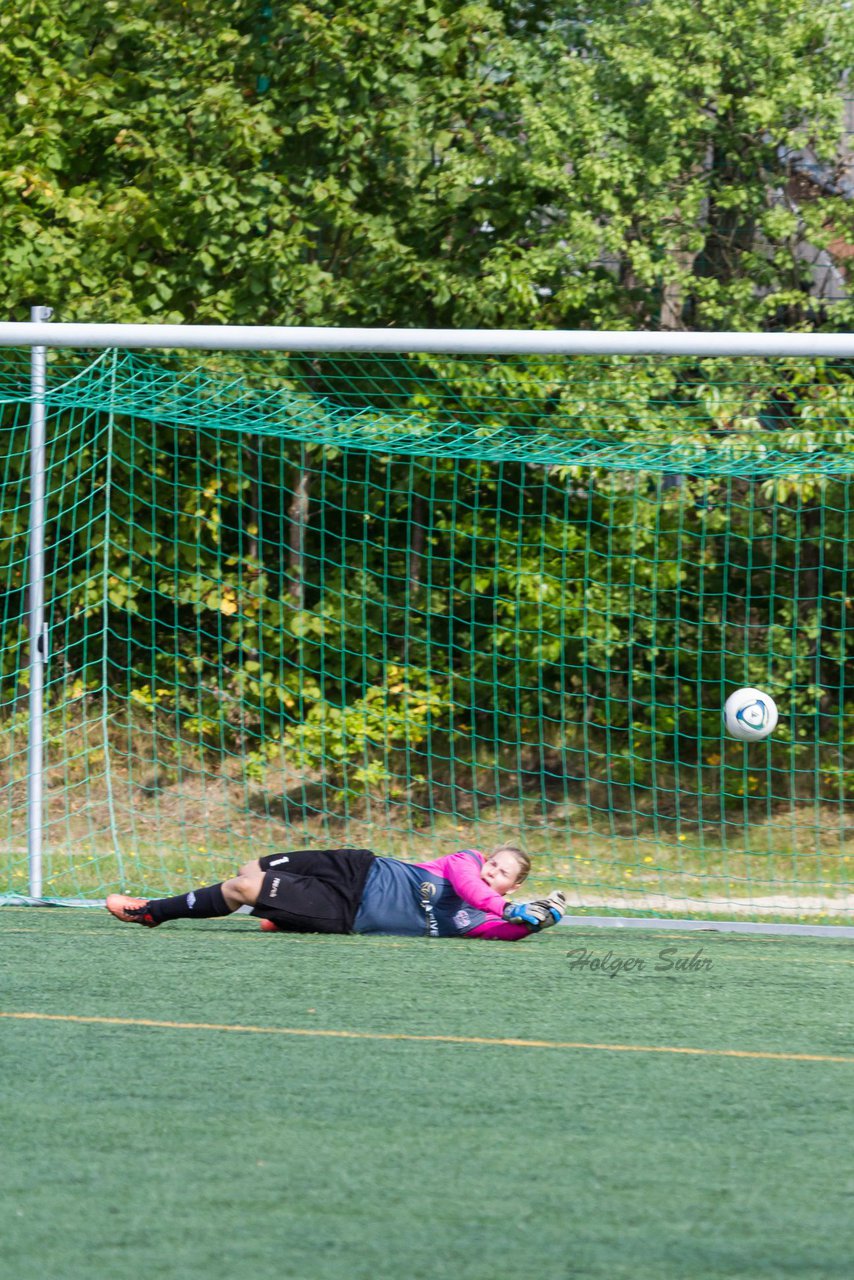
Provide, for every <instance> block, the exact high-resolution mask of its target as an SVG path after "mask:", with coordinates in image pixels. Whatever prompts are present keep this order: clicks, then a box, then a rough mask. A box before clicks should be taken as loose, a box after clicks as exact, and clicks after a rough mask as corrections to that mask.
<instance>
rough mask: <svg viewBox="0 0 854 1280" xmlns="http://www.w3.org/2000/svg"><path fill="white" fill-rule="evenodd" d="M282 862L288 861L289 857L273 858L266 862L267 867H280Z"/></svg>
mask: <svg viewBox="0 0 854 1280" xmlns="http://www.w3.org/2000/svg"><path fill="white" fill-rule="evenodd" d="M283 862H290V858H274V859H273V861H272V862H268V863H267V866H268V867H280V866H281V865H282V863H283Z"/></svg>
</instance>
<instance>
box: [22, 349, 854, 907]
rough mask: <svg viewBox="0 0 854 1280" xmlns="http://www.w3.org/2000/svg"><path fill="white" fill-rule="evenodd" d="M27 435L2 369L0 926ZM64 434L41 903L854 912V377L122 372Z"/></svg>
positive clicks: (52, 456) (842, 368) (49, 414)
mask: <svg viewBox="0 0 854 1280" xmlns="http://www.w3.org/2000/svg"><path fill="white" fill-rule="evenodd" d="M31 399H32V397H31V393H30V383H29V352H17V351H6V352H5V353H3V354H2V356H0V400H2V428H3V441H4V447H3V472H2V486H3V493H2V498H3V501H2V509H0V510H1V511H2V514H0V522H2V523H1V524H0V585H2V591H3V610H4V613H3V628H4V631H3V637H4V643H3V648H2V663H3V685H2V705H1V706H0V715H1V716H2V719H1V720H0V743H2V764H1V765H0V784H2V788H3V797H4V803H3V819H2V828H0V855H2V862H0V865H2V868H3V870H2V879H3V882H2V885H0V890H2V893H3V895H5V896H4V900H5V901H16V900H21V899H22V898H25V897H26V895H27V892H28V888H27V886H28V859H27V821H28V805H27V787H28V769H29V766H28V756H27V743H28V733H29V721H30V715H29V709H28V685H29V679H30V668H29V652H30V641H29V637H28V634H27V609H28V581H27V579H28V567H27V529H28V521H29V515H30V511H29V506H30V478H29V469H28V468H29V454H28V451H29V423H30V412H31ZM44 404H45V412H46V420H47V462H46V501H47V514H46V524H45V535H46V566H45V580H44V586H45V601H46V610H47V623H48V634H49V638H50V646H49V660H48V663H47V666H46V675H45V714H44V740H45V756H44V800H43V811H42V817H43V832H44V881H43V894H44V896H45V898H47V899H50V900H56V901H60V900H77V899H87V900H88V899H91V900H93V901H96V900H98V899H100V898H102V897H103V896H104V894H105V893H107V892H110V891H112V890H115V889H117V888H119V887H121V888H123V889H126V890H128V891H130V892H139V893H145V894H149V895H151V894H158V895H160V894H164V893H167V892H178V891H180V890H181V889H184V888H185V887H188V886H190V885H191V884H197V883H199V882H200V881H201V882H206V881H212V880H218V879H221V878H223V876H226V875H228V874H229V873H231V872H232V870H233V868H234V867H235V866H236V865H237V864H238V863H239V862H240V861H243V860H245V859H247V858H248V857H254V856H258V854H260V853H261V852H266V851H270V850H273V849H281V848H286V847H294V848H315V847H317V848H321V847H330V846H340V845H354V846H359V847H370V848H373V849H374V850H376V851H377V852H381V853H388V854H393V855H396V856H401V857H405V858H411V859H416V860H419V859H425V858H429V857H432V856H437V855H438V854H439V853H440V852H446V851H449V850H451V849H453V848H458V847H466V846H475V847H480V848H488V847H490V846H492V845H493V844H495V843H496V842H498V841H503V840H507V839H512V840H515V841H519V842H521V843H523V844H524V845H525V846H526V847H527V848H528V849H529V850H530V852H531V853H532V854H533V856H534V859H535V875H536V878H537V880H538V881H539V882H541V883H543V884H546V883H548V884H554V883H559V884H560V885H561V886H563V887H564V888H565V889H566V890H567V892H568V894H569V896H570V903H571V904H572V909H573V910H575V911H578V912H584V911H589V912H594V913H596V914H600V915H601V914H614V915H622V916H631V915H645V914H657V915H676V916H686V915H695V916H700V915H708V916H726V917H733V916H736V917H740V916H744V917H750V918H760V917H763V916H768V917H775V918H778V919H779V918H782V919H787V920H796V919H800V918H807V917H808V918H810V919H814V920H822V921H834V920H838V919H840V918H843V917H845V916H846V914H847V913H848V911H849V909H850V906H851V904H852V902H854V896H852V893H854V891H852V867H854V864H852V858H854V839H852V837H854V732H852V730H854V652H852V645H854V564H852V563H851V562H850V552H849V547H850V545H851V534H852V476H853V475H854V432H852V422H853V421H854V364H852V363H846V362H845V361H842V360H831V359H821V360H820V359H804V358H801V359H782V358H778V359H759V358H747V357H739V358H735V357H732V358H727V359H722V358H719V359H699V358H696V357H678V358H675V357H674V358H671V357H667V358H664V357H616V356H612V357H592V356H577V357H567V356H526V357H507V356H504V357H498V356H495V357H465V358H464V357H453V356H436V355H421V356H419V355H366V354H349V355H348V354H344V353H340V354H328V353H327V354H322V353H316V354H311V353H309V354H302V355H296V354H292V355H268V356H262V355H260V354H243V355H231V356H227V355H216V356H204V357H200V356H190V355H181V356H179V355H172V354H169V355H166V354H159V355H153V354H145V355H143V354H133V353H129V352H127V351H115V350H111V351H104V352H102V353H100V354H94V355H93V354H88V355H85V354H83V353H78V354H77V355H69V354H68V353H51V355H50V357H49V361H48V376H47V392H46V395H45V398H44ZM742 685H752V686H758V687H760V688H762V689H764V690H765V691H767V692H768V693H769V694H771V695H772V696H773V697H774V698H775V699H776V701H777V703H778V705H779V709H780V722H779V727H778V729H777V731H776V732H775V733H774V734H773V736H772V737H771V738H770V739H768V740H767V741H765V742H762V743H756V744H751V745H744V744H742V743H740V742H737V741H735V740H733V739H731V738H728V737H726V736H725V735H724V733H723V729H722V722H721V707H722V704H723V701H724V699H725V697H726V695H727V694H728V693H729V692H731V691H732V690H734V689H736V688H738V687H739V686H742Z"/></svg>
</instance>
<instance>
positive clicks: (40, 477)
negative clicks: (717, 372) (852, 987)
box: [0, 305, 854, 937]
mask: <svg viewBox="0 0 854 1280" xmlns="http://www.w3.org/2000/svg"><path fill="white" fill-rule="evenodd" d="M51 315H52V309H51V308H50V307H48V306H44V305H38V306H33V307H32V308H31V313H30V321H29V322H3V323H0V347H14V348H21V349H26V348H29V349H30V352H31V356H30V383H31V414H30V495H31V501H30V520H29V545H28V553H27V588H28V593H29V609H28V633H29V680H30V690H29V736H28V753H27V796H28V800H27V848H28V871H29V875H28V879H29V896H28V899H26V901H28V902H29V903H33V904H40V903H42V902H43V901H44V900H43V897H42V891H43V885H42V863H43V839H44V836H43V803H44V679H45V668H46V664H47V660H48V644H49V637H48V630H47V624H46V621H45V606H44V583H45V521H46V513H45V470H46V450H47V441H46V431H45V394H46V367H47V351H48V349H49V348H53V349H88V350H105V349H110V348H122V349H127V350H131V349H133V350H140V349H147V350H161V351H163V350H184V351H257V352H262V351H267V352H272V351H281V352H325V353H331V352H342V353H343V352H372V353H375V354H391V353H398V354H442V355H451V356H454V355H459V356H466V355H502V356H503V355H543V356H546V355H575V356H589V355H600V356H650V355H662V356H697V357H738V356H754V357H755V356H765V357H785V358H808V359H810V358H811V359H815V358H821V357H825V358H843V359H844V358H848V359H854V334H832V333H819V334H817V333H779V334H766V333H745V332H727V331H719V332H707V333H697V332H684V331H642V332H641V331H632V332H630V331H622V330H619V331H618V330H586V329H568V330H566V329H564V330H561V329H554V330H546V329H537V330H521V329H423V328H411V329H388V328H387V329H377V328H359V327H326V326H316V327H315V326H287V325H180V324H154V323H152V324H130V323H128V324H121V323H118V324H107V323H81V324H78V323H67V322H60V323H52V322H51ZM80 905H83V904H82V903H81V904H80ZM87 905H90V904H87ZM564 923H567V924H584V925H586V926H597V925H598V926H607V927H609V928H615V927H616V928H619V927H623V928H651V927H654V928H656V929H659V928H677V929H695V930H696V929H715V930H718V931H729V932H750V933H776V934H810V935H814V936H816V935H817V936H844V937H854V926H851V927H849V926H846V925H813V924H786V923H763V922H759V921H743V920H739V921H736V920H731V921H707V920H692V919H679V920H673V919H667V920H661V919H659V918H657V917H654V916H650V917H649V918H647V919H643V918H642V919H639V918H637V917H610V916H587V915H585V916H566V917H564Z"/></svg>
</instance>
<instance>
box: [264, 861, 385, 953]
mask: <svg viewBox="0 0 854 1280" xmlns="http://www.w3.org/2000/svg"><path fill="white" fill-rule="evenodd" d="M373 862H374V854H373V853H371V851H370V849H298V850H296V851H295V852H288V853H270V854H267V855H266V856H265V857H263V858H259V859H258V863H259V866H260V867H261V870H262V871H263V872H264V873H265V874H264V881H263V884H262V885H261V892H260V893H259V895H258V901H257V902H256V904H255V907H254V909H253V911H252V914H253V915H255V916H263V917H264V919H265V920H272V921H274V923H275V924H277V925H278V926H279V928H280V929H286V930H288V931H289V932H290V933H351V932H352V929H353V921H354V920H355V918H356V912H357V911H358V909H359V903H360V902H361V901H362V891H363V889H364V887H365V881H366V880H367V878H368V872H369V871H370V869H371V867H372V865H373Z"/></svg>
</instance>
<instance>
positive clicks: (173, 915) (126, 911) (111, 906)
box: [107, 862, 264, 929]
mask: <svg viewBox="0 0 854 1280" xmlns="http://www.w3.org/2000/svg"><path fill="white" fill-rule="evenodd" d="M263 880H264V873H263V871H262V870H261V867H260V865H259V863H258V862H247V863H246V864H245V865H244V866H242V867H241V868H240V870H239V871H238V873H237V875H236V876H234V877H233V878H232V879H231V880H223V881H221V882H220V883H219V884H211V885H205V886H203V887H202V888H199V889H191V890H190V892H189V893H179V894H177V895H176V896H175V897H173V898H151V899H147V898H130V897H128V896H127V894H124V893H111V894H110V896H109V897H108V898H107V910H108V911H109V912H110V913H111V915H114V916H115V917H116V919H117V920H122V921H124V923H125V924H143V925H146V926H147V927H148V928H149V929H152V928H154V927H155V926H156V925H158V924H163V923H164V921H166V920H210V919H213V918H215V917H217V916H228V915H231V913H232V912H233V911H236V910H237V909H238V907H243V906H254V905H255V903H256V902H257V900H258V894H259V893H260V891H261V885H262V883H263Z"/></svg>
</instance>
